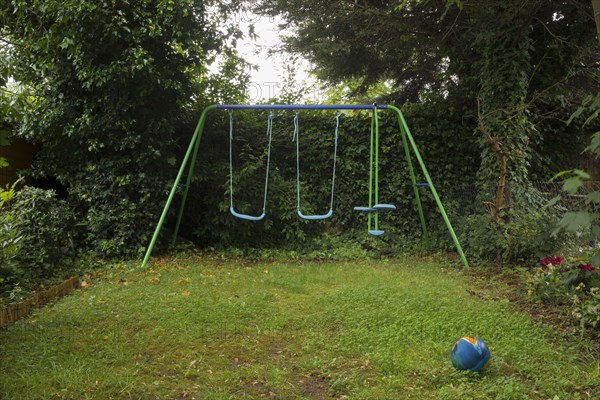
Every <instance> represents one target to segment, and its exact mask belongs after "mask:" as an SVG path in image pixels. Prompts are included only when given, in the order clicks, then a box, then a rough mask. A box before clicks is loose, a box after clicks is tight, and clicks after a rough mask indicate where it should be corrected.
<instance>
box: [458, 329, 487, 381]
mask: <svg viewBox="0 0 600 400" xmlns="http://www.w3.org/2000/svg"><path fill="white" fill-rule="evenodd" d="M490 357H491V353H490V350H489V349H488V347H487V346H486V344H485V343H484V342H483V340H481V339H479V338H476V337H473V336H465V337H462V338H460V339H459V340H458V341H457V342H456V343H454V346H453V347H452V350H451V351H450V360H451V361H452V365H453V366H454V368H456V369H460V370H469V371H473V372H480V371H481V370H482V369H483V367H485V365H486V364H487V362H488V361H489V360H490Z"/></svg>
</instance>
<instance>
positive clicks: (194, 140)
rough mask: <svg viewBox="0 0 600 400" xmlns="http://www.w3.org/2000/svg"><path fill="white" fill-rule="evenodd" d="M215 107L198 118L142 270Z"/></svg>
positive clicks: (206, 109)
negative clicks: (207, 117)
mask: <svg viewBox="0 0 600 400" xmlns="http://www.w3.org/2000/svg"><path fill="white" fill-rule="evenodd" d="M216 107H217V106H216V105H210V106H208V107H206V108H205V109H204V111H202V115H201V116H200V120H199V121H198V125H197V126H196V130H195V131H194V135H193V136H192V140H191V141H190V145H189V146H188V149H187V151H186V153H185V156H184V157H183V161H182V162H181V167H179V172H178V173H177V177H176V178H175V182H173V187H172V188H171V192H170V193H169V197H168V199H167V203H166V204H165V207H164V209H163V212H162V214H161V216H160V219H159V220H158V224H157V225H156V229H155V230H154V235H152V240H151V241H150V244H149V245H148V249H147V250H146V255H145V256H144V260H143V261H142V265H141V267H142V268H144V267H145V266H146V264H147V263H148V260H149V259H150V255H151V254H152V249H154V245H155V243H156V239H158V235H159V233H160V230H161V228H162V226H163V224H164V222H165V218H166V217H167V213H168V212H169V207H171V203H172V202H173V197H175V193H176V192H177V185H178V184H179V181H180V180H181V177H182V176H183V171H185V166H186V165H187V162H188V159H189V158H190V154H191V153H192V150H193V148H194V147H195V145H196V143H197V142H198V143H199V142H200V140H199V139H200V134H201V131H202V128H203V126H204V121H205V120H206V114H207V112H208V111H210V110H213V109H215V108H216ZM190 172H191V171H190ZM190 176H191V173H190ZM190 176H188V179H189V178H190Z"/></svg>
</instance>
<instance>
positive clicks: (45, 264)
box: [11, 187, 75, 278]
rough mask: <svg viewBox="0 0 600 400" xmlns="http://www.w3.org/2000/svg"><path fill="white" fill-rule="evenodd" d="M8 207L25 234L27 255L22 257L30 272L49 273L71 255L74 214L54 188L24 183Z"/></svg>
mask: <svg viewBox="0 0 600 400" xmlns="http://www.w3.org/2000/svg"><path fill="white" fill-rule="evenodd" d="M11 209H12V210H13V213H14V214H15V215H16V219H17V220H19V221H20V223H19V231H20V232H21V234H22V235H23V237H25V238H26V239H25V242H24V245H25V247H26V250H27V255H26V256H24V257H22V259H23V261H28V262H29V263H30V265H31V268H34V269H35V272H34V273H32V274H31V275H32V276H39V277H44V278H47V277H50V276H52V275H53V274H54V273H55V269H56V267H57V266H59V265H60V264H61V263H63V262H66V261H70V260H71V259H72V257H73V256H74V255H75V249H74V245H73V235H74V232H73V227H74V226H75V216H74V214H73V212H72V211H71V210H70V208H69V206H68V205H67V203H66V202H65V201H64V200H59V199H57V198H56V193H55V192H54V191H52V190H42V189H38V188H34V187H26V188H24V189H23V190H20V191H19V192H18V193H17V194H16V196H15V201H14V203H13V204H12V206H11ZM32 272H33V271H32Z"/></svg>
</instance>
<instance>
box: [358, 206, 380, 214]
mask: <svg viewBox="0 0 600 400" xmlns="http://www.w3.org/2000/svg"><path fill="white" fill-rule="evenodd" d="M354 211H360V212H364V213H372V212H376V211H377V210H376V209H375V208H372V207H364V206H356V207H354Z"/></svg>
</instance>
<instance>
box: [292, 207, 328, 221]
mask: <svg viewBox="0 0 600 400" xmlns="http://www.w3.org/2000/svg"><path fill="white" fill-rule="evenodd" d="M332 215H333V209H331V208H330V209H329V211H328V212H327V214H321V215H305V214H302V211H300V210H298V216H299V217H300V218H303V219H309V220H318V219H327V218H329V217H331V216H332Z"/></svg>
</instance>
